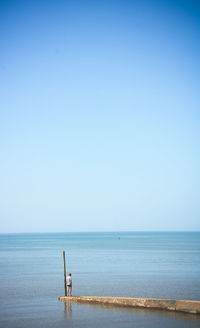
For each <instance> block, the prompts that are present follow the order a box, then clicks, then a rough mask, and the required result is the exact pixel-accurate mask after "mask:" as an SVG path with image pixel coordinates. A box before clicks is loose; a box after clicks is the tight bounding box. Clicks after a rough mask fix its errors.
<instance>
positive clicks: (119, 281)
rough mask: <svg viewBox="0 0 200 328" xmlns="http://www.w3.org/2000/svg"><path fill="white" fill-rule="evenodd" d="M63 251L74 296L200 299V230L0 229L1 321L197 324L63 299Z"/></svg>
mask: <svg viewBox="0 0 200 328" xmlns="http://www.w3.org/2000/svg"><path fill="white" fill-rule="evenodd" d="M118 236H120V240H119V239H118ZM63 250H65V252H66V261H67V270H68V272H69V271H71V272H72V278H73V294H74V295H99V296H130V297H155V298H172V299H173V298H175V299H196V300H200V232H187V233H185V232H184V233H183V232H177V233H175V232H173V233H170V232H169V233H167V232H166V233H159V232H156V233H152V232H151V233H150V232H148V233H146V232H135V233H120V232H118V233H52V234H9V235H0V327H2V328H7V327H15V328H18V327H19V328H25V327H29V328H31V327H34V328H37V327H61V328H62V327H94V326H95V327H96V328H98V327H103V326H105V327H108V326H109V328H112V327H154V328H157V327H182V328H184V327H200V316H198V315H187V314H175V313H173V312H164V311H160V312H156V311H149V310H133V309H129V310H127V309H119V308H117V309H116V308H112V307H109V308H108V307H101V306H91V305H82V304H81V305H80V304H79V305H78V304H73V303H71V304H68V305H65V304H64V303H61V302H59V301H58V297H59V296H62V295H63V294H64V287H63V262H62V251H63Z"/></svg>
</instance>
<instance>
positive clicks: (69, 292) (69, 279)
mask: <svg viewBox="0 0 200 328" xmlns="http://www.w3.org/2000/svg"><path fill="white" fill-rule="evenodd" d="M66 282H67V296H72V275H71V273H69V274H68V276H67V279H66Z"/></svg>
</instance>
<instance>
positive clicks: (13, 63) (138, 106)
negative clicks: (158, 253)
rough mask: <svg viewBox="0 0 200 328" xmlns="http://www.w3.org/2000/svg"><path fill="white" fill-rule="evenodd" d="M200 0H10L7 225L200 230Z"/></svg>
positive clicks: (1, 141)
mask: <svg viewBox="0 0 200 328" xmlns="http://www.w3.org/2000/svg"><path fill="white" fill-rule="evenodd" d="M199 40H200V2H199V1H193V0H179V1H178V0H177V1H176V0H174V1H170V0H166V1H165V0H159V1H158V0H157V1H156V0H135V1H129V0H124V1H118V0H115V1H112V0H106V1H105V0H101V1H99V0H96V1H94V0H93V1H89V0H88V1H87V0H85V1H81V0H80V1H79V0H73V1H72V0H71V1H67V0H65V1H64V0H56V1H55V0H48V1H47V0H40V1H37V0H34V1H33V0H31V1H30V0H26V1H25V0H18V1H16V0H12V1H11V0H5V1H3V0H0V149H1V151H0V154H1V155H0V186H1V187H0V233H18V232H67V231H174V230H175V231H177V230H184V231H187V230H195V231H196V230H200V147H199V144H200V128H199V127H200V65H199V58H200V42H199Z"/></svg>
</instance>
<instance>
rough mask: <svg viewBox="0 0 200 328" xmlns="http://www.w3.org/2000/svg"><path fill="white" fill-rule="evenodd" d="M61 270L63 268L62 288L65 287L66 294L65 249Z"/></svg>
mask: <svg viewBox="0 0 200 328" xmlns="http://www.w3.org/2000/svg"><path fill="white" fill-rule="evenodd" d="M63 270H64V289H65V296H67V288H66V266H65V251H63Z"/></svg>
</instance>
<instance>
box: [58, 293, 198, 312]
mask: <svg viewBox="0 0 200 328" xmlns="http://www.w3.org/2000/svg"><path fill="white" fill-rule="evenodd" d="M59 301H61V302H67V301H72V302H76V303H87V304H101V305H112V306H120V307H133V308H148V309H156V310H168V311H177V312H185V313H192V314H200V301H190V300H169V299H157V298H131V297H99V296H62V297H59Z"/></svg>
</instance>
